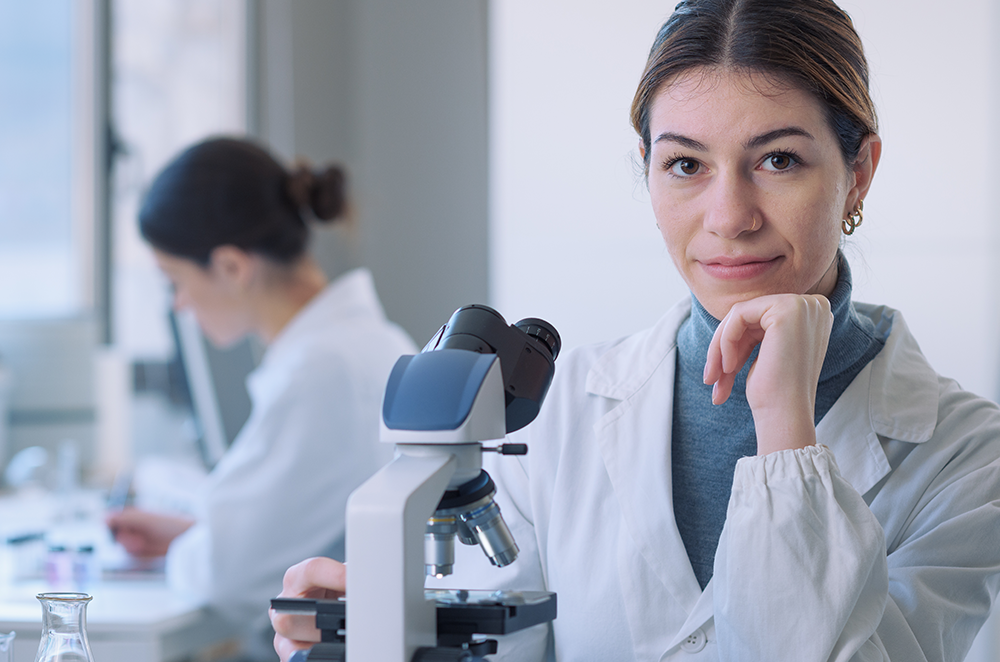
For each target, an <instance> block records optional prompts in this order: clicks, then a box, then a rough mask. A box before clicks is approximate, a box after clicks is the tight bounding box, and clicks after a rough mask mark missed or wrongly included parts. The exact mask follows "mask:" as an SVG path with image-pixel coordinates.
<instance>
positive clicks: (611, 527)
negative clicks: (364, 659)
mask: <svg viewBox="0 0 1000 662" xmlns="http://www.w3.org/2000/svg"><path fill="white" fill-rule="evenodd" d="M632 121H633V126H634V127H635V129H636V131H637V132H638V134H639V137H640V153H641V155H642V158H643V160H644V163H645V169H646V179H647V182H648V186H649V191H650V197H651V200H652V205H653V212H654V215H655V217H656V221H657V225H658V226H659V228H660V231H661V233H662V235H663V239H664V241H665V244H666V247H667V250H668V252H669V253H670V255H671V257H672V259H673V261H674V264H675V266H676V267H677V269H678V271H679V272H680V273H681V275H682V276H683V277H684V279H685V281H686V282H687V284H688V285H689V287H690V289H691V293H692V297H691V299H690V300H687V301H684V302H682V303H680V304H679V305H677V306H676V307H674V308H673V309H672V310H670V311H669V312H667V313H666V315H665V316H664V317H663V318H662V319H661V320H660V321H659V322H658V323H657V324H656V325H655V326H654V327H653V328H651V329H649V330H647V331H644V332H641V333H638V334H636V335H634V336H631V337H627V338H623V339H620V340H616V341H612V342H608V343H604V344H600V345H596V346H592V347H585V348H582V349H579V350H577V351H574V352H570V353H568V354H567V356H565V357H563V358H560V359H559V366H558V369H557V371H556V377H555V380H554V382H553V385H552V388H551V390H550V393H549V396H548V398H547V401H546V402H545V404H544V406H543V407H542V411H541V414H540V415H539V418H538V420H536V421H535V422H534V423H533V424H532V425H530V426H528V427H527V428H525V430H524V431H523V432H521V433H518V435H517V437H518V438H517V441H521V442H526V443H528V444H529V448H530V452H529V454H528V455H527V456H526V457H524V458H523V459H522V458H518V460H512V459H508V458H496V459H494V458H489V459H488V460H487V461H486V464H487V469H488V471H489V472H490V473H491V475H492V476H493V477H494V479H495V481H496V483H497V485H498V497H497V501H498V503H499V504H500V506H501V508H502V510H503V513H504V515H505V517H506V519H507V522H508V524H509V525H510V528H511V531H512V533H513V535H514V537H515V539H516V540H517V541H518V544H519V545H520V547H521V555H520V557H519V559H518V560H517V561H516V562H515V563H513V564H512V565H510V566H508V567H506V568H503V569H500V570H496V569H492V568H490V567H489V564H488V563H487V562H486V561H485V560H484V559H482V558H480V557H481V554H479V553H478V552H477V551H476V550H474V549H472V548H462V549H461V550H459V555H460V556H459V558H457V559H456V562H455V569H456V572H455V574H454V575H453V576H451V577H449V578H448V579H447V582H442V583H443V584H444V585H448V586H454V587H462V588H485V587H490V588H512V589H544V590H550V591H555V592H556V593H557V594H558V599H559V615H558V617H557V618H556V619H555V621H553V622H552V624H551V625H548V626H538V627H536V628H533V629H531V630H527V631H524V632H522V633H517V634H515V635H512V636H510V637H508V638H507V639H506V640H503V641H501V642H500V652H499V655H498V656H497V659H503V660H518V661H536V660H543V659H553V658H554V659H559V660H572V661H577V660H616V661H623V660H644V661H645V660H673V659H678V660H681V659H703V660H754V661H767V662H774V661H779V660H788V661H795V662H802V661H825V660H831V661H832V660H837V661H845V662H846V661H847V660H854V661H875V660H892V661H894V662H900V661H901V662H914V661H918V660H935V661H942V662H943V661H953V660H961V659H963V658H964V656H965V654H966V652H967V651H968V649H969V646H970V645H971V643H972V640H973V638H974V637H975V634H976V632H977V631H978V629H979V628H980V626H981V625H982V624H983V622H984V620H985V619H986V616H987V614H988V612H989V610H990V607H991V605H992V603H993V600H994V598H995V596H996V592H997V589H998V583H1000V459H998V458H1000V411H998V409H997V407H996V406H994V405H993V404H991V403H989V402H987V401H985V400H983V399H982V398H979V397H977V396H975V395H972V394H970V393H967V392H965V391H962V390H961V388H960V387H959V386H958V385H957V384H956V383H955V382H954V381H952V380H949V379H946V378H943V377H940V376H938V375H937V374H936V373H935V372H934V370H933V369H932V368H931V367H930V366H929V365H928V363H927V361H926V360H925V358H924V357H923V355H922V354H921V353H920V350H919V348H918V346H917V343H916V341H915V340H914V338H913V336H912V335H911V334H910V332H909V330H908V329H907V326H906V322H905V321H904V319H903V317H902V315H901V314H900V313H899V312H897V311H895V310H892V309H891V308H887V307H884V306H872V305H866V304H860V303H857V304H855V303H853V302H852V301H851V278H850V269H849V266H848V264H847V262H846V260H845V259H844V257H843V255H842V253H841V252H840V250H839V245H840V242H841V240H842V235H846V234H851V233H853V232H854V231H855V230H856V229H857V228H858V226H860V225H861V221H862V219H863V205H862V202H863V200H864V198H865V196H866V195H867V194H868V191H869V187H870V185H871V183H872V178H873V176H874V173H875V170H876V167H877V166H878V162H879V157H880V154H881V142H880V140H879V137H878V135H877V134H876V120H875V113H874V108H873V104H872V101H871V98H870V96H869V92H868V73H867V64H866V61H865V57H864V54H863V52H862V47H861V41H860V39H859V38H858V36H857V34H856V33H855V31H854V28H853V26H852V24H851V21H850V19H849V17H848V16H847V15H846V14H845V13H844V12H842V11H841V10H840V9H839V8H838V7H837V6H836V5H835V4H834V3H833V2H832V1H831V0H685V1H684V2H681V3H680V4H678V5H677V7H676V9H675V11H674V13H673V15H672V16H671V17H670V18H669V19H668V21H667V22H666V23H665V24H664V26H663V28H662V29H661V31H660V33H659V35H658V36H657V39H656V41H655V43H654V45H653V48H652V50H651V52H650V56H649V61H648V63H647V66H646V69H645V71H644V73H643V76H642V79H641V82H640V84H639V89H638V91H637V93H636V95H635V99H634V102H633V107H632ZM862 231H863V230H862ZM463 557H464V558H463ZM343 576H344V568H343V566H341V565H340V564H338V563H335V562H333V561H330V560H327V559H312V560H309V561H306V562H303V563H301V564H299V565H296V566H294V567H292V568H291V569H290V570H289V572H288V573H286V576H285V589H284V594H285V595H288V596H296V595H316V594H325V595H335V594H337V593H338V592H340V591H342V590H343V588H344V581H343ZM272 622H273V623H274V624H275V629H276V631H277V632H278V636H277V637H276V639H275V648H276V649H277V650H278V651H279V653H280V654H281V655H282V657H283V658H285V657H287V656H288V655H289V654H290V652H291V651H292V650H294V649H296V648H300V647H303V646H306V645H309V644H308V642H310V641H314V640H315V638H316V632H315V630H314V629H312V628H311V627H310V623H309V622H308V620H304V619H302V618H296V617H293V616H289V615H276V614H272Z"/></svg>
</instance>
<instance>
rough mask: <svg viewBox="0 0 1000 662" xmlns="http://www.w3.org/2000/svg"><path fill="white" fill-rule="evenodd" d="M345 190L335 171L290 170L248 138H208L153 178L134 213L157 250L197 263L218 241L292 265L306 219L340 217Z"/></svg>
mask: <svg viewBox="0 0 1000 662" xmlns="http://www.w3.org/2000/svg"><path fill="white" fill-rule="evenodd" d="M345 188H346V182H345V176H344V172H343V170H341V169H340V168H338V167H337V166H332V165H331V166H327V167H325V168H321V169H318V170H313V169H311V168H309V167H308V166H307V165H305V164H299V165H297V166H296V167H295V168H294V169H293V170H291V171H290V172H289V171H287V170H285V168H284V166H282V165H281V164H280V163H278V161H277V159H275V158H274V157H273V156H272V155H271V154H270V153H268V152H267V151H266V150H265V149H264V148H263V147H261V146H259V145H257V144H255V143H253V142H251V141H249V140H245V139H241V138H213V139H210V140H205V141H204V142H200V143H198V144H196V145H194V146H192V147H189V148H188V149H186V150H185V151H184V152H182V153H181V154H180V155H179V156H177V157H176V158H175V159H174V160H173V161H172V162H171V163H170V164H168V165H167V166H166V167H165V168H164V169H163V170H162V171H161V172H160V174H159V175H157V177H156V179H155V180H154V181H153V185H152V186H151V187H150V189H149V192H148V193H147V194H146V196H145V199H144V200H143V204H142V208H141V209H140V211H139V230H140V231H141V233H142V236H143V237H144V238H145V239H146V241H148V242H149V243H150V244H152V245H153V247H155V248H157V249H158V250H161V251H164V252H165V253H169V254H171V255H175V256H177V257H184V258H187V259H189V260H193V261H194V262H196V263H198V264H200V265H202V266H205V265H207V264H208V263H209V259H210V257H211V255H212V251H213V250H214V249H215V248H217V247H218V246H222V245H224V244H226V245H232V246H236V247H237V248H241V249H243V250H245V251H248V252H252V253H258V254H260V255H263V256H264V257H267V258H269V259H271V260H272V261H274V262H277V263H280V264H291V263H293V262H295V261H296V260H297V259H299V257H301V256H302V255H303V254H304V253H305V250H306V246H307V243H308V240H309V227H308V222H310V221H319V222H332V221H335V220H337V219H338V218H340V217H341V216H342V215H343V213H344V210H345V206H346V200H345Z"/></svg>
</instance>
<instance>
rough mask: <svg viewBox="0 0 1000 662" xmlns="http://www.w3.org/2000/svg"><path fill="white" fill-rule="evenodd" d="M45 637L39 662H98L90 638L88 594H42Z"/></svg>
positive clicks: (40, 644) (42, 641)
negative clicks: (92, 651) (95, 659)
mask: <svg viewBox="0 0 1000 662" xmlns="http://www.w3.org/2000/svg"><path fill="white" fill-rule="evenodd" d="M35 597H37V598H38V601H39V602H41V603H42V640H41V641H40V642H39V643H38V654H37V655H35V662H94V654H93V653H91V652H90V642H89V641H87V603H88V602H90V601H91V599H92V598H91V596H89V595H87V594H86V593H39V594H38V595H37V596H35Z"/></svg>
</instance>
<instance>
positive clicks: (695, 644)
mask: <svg viewBox="0 0 1000 662" xmlns="http://www.w3.org/2000/svg"><path fill="white" fill-rule="evenodd" d="M707 641H708V638H707V637H706V636H705V633H704V632H703V631H701V630H695V631H694V632H692V633H691V634H689V635H688V637H687V639H685V640H684V641H682V642H681V650H682V651H684V652H685V653H697V652H698V651H700V650H701V649H703V648H704V647H705V643H706V642H707Z"/></svg>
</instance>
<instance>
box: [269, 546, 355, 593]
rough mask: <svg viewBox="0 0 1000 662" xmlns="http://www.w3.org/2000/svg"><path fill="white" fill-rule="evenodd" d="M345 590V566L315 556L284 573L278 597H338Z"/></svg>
mask: <svg viewBox="0 0 1000 662" xmlns="http://www.w3.org/2000/svg"><path fill="white" fill-rule="evenodd" d="M346 590H347V566H345V565H344V564H343V563H340V562H338V561H334V560H333V559H329V558H325V557H321V556H317V557H313V558H311V559H306V560H305V561H302V562H300V563H296V564H295V565H293V566H292V567H291V568H289V569H288V570H286V571H285V576H284V578H283V580H282V590H281V595H280V596H279V597H285V598H302V597H314V598H315V597H338V596H339V595H343V594H344V591H346Z"/></svg>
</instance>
